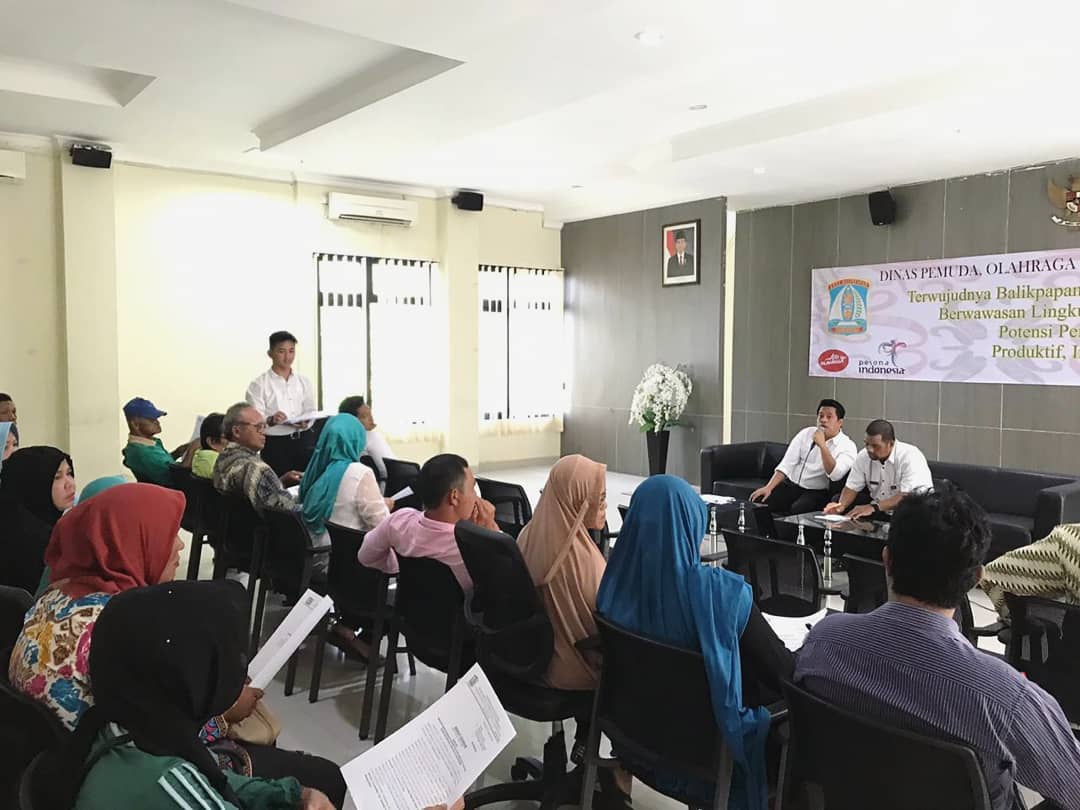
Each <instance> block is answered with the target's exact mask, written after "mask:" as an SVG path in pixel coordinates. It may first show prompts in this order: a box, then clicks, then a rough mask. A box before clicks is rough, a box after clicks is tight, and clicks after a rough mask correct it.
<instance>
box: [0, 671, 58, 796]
mask: <svg viewBox="0 0 1080 810" xmlns="http://www.w3.org/2000/svg"><path fill="white" fill-rule="evenodd" d="M4 663H5V666H4V667H3V677H2V678H0V752H3V756H0V806H4V807H12V806H15V797H16V796H17V795H18V793H19V790H20V787H19V779H20V776H21V775H22V773H23V771H24V770H25V769H26V767H27V766H28V765H29V764H30V762H31V760H33V759H34V757H36V756H37V755H38V754H40V753H41V752H43V751H55V750H57V749H58V748H60V747H61V746H63V745H64V744H65V743H66V742H67V740H68V738H69V737H70V734H69V732H68V731H67V729H65V728H64V726H63V725H62V724H61V723H60V721H59V720H58V719H57V718H56V716H55V715H54V714H53V713H52V712H51V711H49V710H48V709H47V708H45V707H44V706H43V705H42V704H40V703H38V702H37V701H36V700H31V699H30V698H28V697H26V696H25V695H23V694H22V693H20V692H19V691H18V690H17V689H15V688H14V687H13V686H11V684H10V683H9V682H8V679H7V665H6V663H7V659H5V661H4Z"/></svg>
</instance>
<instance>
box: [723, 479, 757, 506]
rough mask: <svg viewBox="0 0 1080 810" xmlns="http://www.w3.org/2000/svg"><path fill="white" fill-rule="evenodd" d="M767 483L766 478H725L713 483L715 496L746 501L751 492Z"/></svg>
mask: <svg viewBox="0 0 1080 810" xmlns="http://www.w3.org/2000/svg"><path fill="white" fill-rule="evenodd" d="M767 483H768V480H767V479H765V478H725V479H724V480H723V481H714V482H713V495H726V496H727V497H728V498H735V500H738V501H745V500H746V499H747V498H749V497H750V493H751V492H753V491H754V490H755V489H759V488H761V487H763V486H765V484H767Z"/></svg>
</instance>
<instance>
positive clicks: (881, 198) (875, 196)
mask: <svg viewBox="0 0 1080 810" xmlns="http://www.w3.org/2000/svg"><path fill="white" fill-rule="evenodd" d="M866 199H867V201H868V202H869V203H870V221H871V222H873V223H874V224H875V225H892V224H893V222H895V221H896V200H894V199H893V195H892V194H890V193H889V192H887V191H875V192H873V193H872V194H868V195H866Z"/></svg>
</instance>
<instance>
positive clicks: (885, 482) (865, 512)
mask: <svg viewBox="0 0 1080 810" xmlns="http://www.w3.org/2000/svg"><path fill="white" fill-rule="evenodd" d="M863 444H865V445H866V446H865V449H864V450H863V451H862V452H861V453H859V455H858V456H856V457H855V463H854V464H853V465H852V466H851V474H850V475H848V480H847V483H846V484H845V485H844V491H843V492H841V493H840V500H839V502H837V503H830V504H829V505H828V506H826V507H825V513H826V514H829V515H833V514H840V515H842V514H844V513H845V512H846V513H847V516H848V517H850V518H861V517H870V516H871V515H873V514H875V513H876V512H891V511H892V510H893V509H895V508H896V507H897V506H899V505H900V501H902V500H903V499H904V498H906V497H907V496H908V495H910V494H911V493H913V492H921V491H924V490H929V489H933V488H934V479H933V478H932V477H931V475H930V465H929V464H927V463H926V456H924V455H923V453H922V450H920V449H919V448H918V447H916V446H915V445H913V444H906V443H904V442H898V441H897V440H896V431H895V430H894V429H893V426H892V422H887V421H886V420H884V419H875V420H874V421H873V422H871V423H870V424H869V425H867V426H866V439H865V440H864V442H863ZM864 489H866V490H869V492H870V503H868V504H861V505H859V506H856V507H855V508H854V509H852V510H851V511H850V512H848V509H849V508H850V507H851V505H852V504H853V503H854V502H855V499H856V498H857V497H858V496H859V493H860V492H862V491H863V490H864Z"/></svg>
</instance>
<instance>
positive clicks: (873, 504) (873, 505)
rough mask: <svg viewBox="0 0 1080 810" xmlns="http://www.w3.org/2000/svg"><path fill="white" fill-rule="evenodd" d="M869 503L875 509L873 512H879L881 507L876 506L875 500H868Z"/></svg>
mask: <svg viewBox="0 0 1080 810" xmlns="http://www.w3.org/2000/svg"><path fill="white" fill-rule="evenodd" d="M870 505H871V506H872V507H874V511H875V512H880V511H881V507H880V506H878V502H877V501H870Z"/></svg>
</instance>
